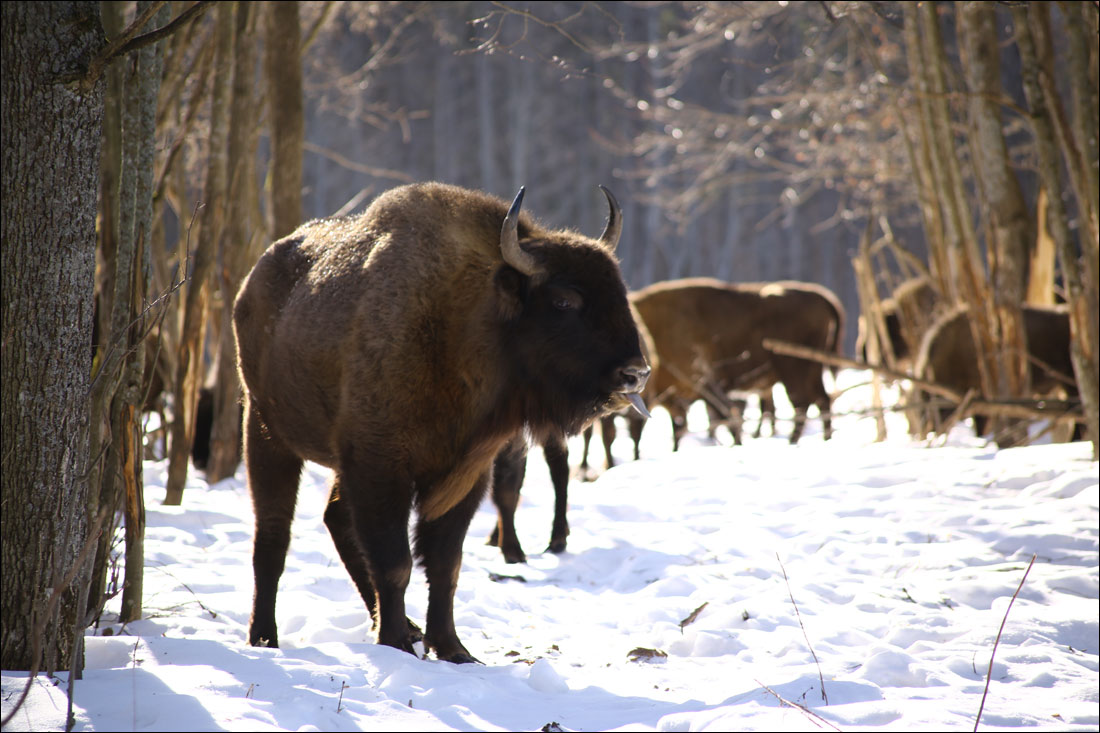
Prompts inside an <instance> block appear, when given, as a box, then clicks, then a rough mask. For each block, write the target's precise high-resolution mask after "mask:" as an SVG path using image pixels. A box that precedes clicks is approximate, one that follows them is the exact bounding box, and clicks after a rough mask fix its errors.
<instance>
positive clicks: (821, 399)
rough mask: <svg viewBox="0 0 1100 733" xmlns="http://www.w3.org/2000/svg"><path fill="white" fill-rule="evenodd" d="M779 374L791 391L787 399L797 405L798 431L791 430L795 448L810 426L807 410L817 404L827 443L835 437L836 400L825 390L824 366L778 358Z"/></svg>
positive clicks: (776, 362) (795, 427)
mask: <svg viewBox="0 0 1100 733" xmlns="http://www.w3.org/2000/svg"><path fill="white" fill-rule="evenodd" d="M775 368H776V372H777V373H778V374H779V379H780V381H781V382H782V383H783V387H784V389H786V390H787V397H789V398H790V401H791V404H792V405H793V406H794V429H793V430H792V431H791V438H790V442H791V445H794V444H796V443H797V442H798V439H799V438H801V437H802V431H803V429H804V428H805V427H806V411H807V410H808V409H809V407H810V405H816V406H817V409H818V411H819V412H820V413H821V422H822V424H823V426H824V434H825V436H824V437H825V440H829V439H830V438H832V437H833V421H832V401H831V400H830V399H829V393H828V392H827V391H826V389H825V381H824V379H823V378H822V375H823V373H824V370H822V368H821V365H820V364H816V363H814V362H810V361H802V360H799V359H791V358H787V357H777V358H776V360H775Z"/></svg>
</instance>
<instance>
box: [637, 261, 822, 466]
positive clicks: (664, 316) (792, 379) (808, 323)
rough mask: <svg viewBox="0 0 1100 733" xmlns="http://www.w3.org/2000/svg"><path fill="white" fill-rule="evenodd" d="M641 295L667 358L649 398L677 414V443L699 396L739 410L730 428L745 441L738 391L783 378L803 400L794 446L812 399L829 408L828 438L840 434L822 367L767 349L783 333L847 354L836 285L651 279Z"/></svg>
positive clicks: (763, 387) (731, 412)
mask: <svg viewBox="0 0 1100 733" xmlns="http://www.w3.org/2000/svg"><path fill="white" fill-rule="evenodd" d="M631 302H632V303H633V304H634V306H635V308H636V309H637V310H638V313H639V314H640V315H641V318H642V320H643V321H644V323H645V325H646V328H647V329H648V330H649V333H650V336H651V337H652V339H653V344H654V347H655V349H656V353H657V354H658V355H659V357H660V366H659V368H657V369H655V370H654V372H653V375H652V376H651V378H650V380H649V384H648V386H647V388H646V393H645V394H646V399H647V403H648V404H650V406H651V408H652V407H654V406H656V405H663V406H664V407H665V408H666V409H667V410H668V411H669V413H670V415H671V416H672V419H673V435H674V438H673V440H674V444H673V447H674V448H676V447H678V446H679V439H680V437H681V435H682V434H683V431H684V429H685V427H686V416H687V408H688V407H689V406H690V405H691V403H692V402H694V401H695V400H698V399H703V400H705V401H706V402H707V403H708V405H710V406H711V407H712V408H714V409H715V410H716V411H717V413H718V414H720V415H728V416H730V419H731V423H730V425H729V428H730V430H731V432H732V433H733V434H734V437H735V440H737V441H738V442H740V429H739V428H740V426H739V411H738V410H737V407H736V406H735V405H734V404H733V403H732V400H731V399H730V398H729V393H730V392H732V391H746V392H760V391H767V390H770V388H771V386H772V385H774V384H775V383H776V382H779V383H781V384H783V386H784V388H785V389H786V391H787V394H788V396H789V398H790V401H791V404H793V405H794V407H795V426H794V430H793V431H792V432H791V436H790V441H791V443H797V442H798V439H799V438H800V437H801V435H802V430H803V427H804V425H805V420H806V410H807V408H808V407H809V406H810V405H816V406H817V408H818V410H819V411H820V412H821V415H822V421H823V422H824V425H825V437H826V438H829V437H831V435H832V423H831V419H830V415H829V409H830V398H829V395H828V393H827V392H826V391H825V386H824V383H823V381H822V367H821V365H820V364H819V363H817V362H812V361H806V360H803V359H797V358H794V357H788V356H782V355H779V354H774V353H772V352H771V351H768V350H767V349H765V348H764V346H763V341H764V340H765V339H775V340H778V341H787V342H791V343H794V344H798V345H802V346H807V347H810V348H814V349H820V350H825V351H838V350H839V348H840V337H841V334H842V333H843V330H844V309H843V306H841V305H840V302H839V300H838V299H837V298H836V296H835V295H833V294H832V292H830V291H829V290H828V289H826V288H823V287H821V286H818V285H814V284H812V283H797V282H789V281H784V282H776V283H741V284H733V283H725V282H722V281H720V280H714V279H711V278H689V279H685V280H673V281H668V282H662V283H656V284H654V285H651V286H649V287H647V288H644V289H642V290H640V291H638V292H636V293H633V294H631ZM651 400H652V401H651ZM638 433H639V434H640V429H639V430H638ZM635 451H636V452H637V442H636V443H635Z"/></svg>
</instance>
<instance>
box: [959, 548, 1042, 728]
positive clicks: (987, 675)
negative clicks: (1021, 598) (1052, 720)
mask: <svg viewBox="0 0 1100 733" xmlns="http://www.w3.org/2000/svg"><path fill="white" fill-rule="evenodd" d="M1034 564H1035V555H1034V553H1033V554H1032V555H1031V562H1029V563H1028V564H1027V570H1025V571H1024V577H1022V578H1020V584H1019V585H1018V586H1016V592H1015V593H1013V594H1012V598H1011V600H1009V602H1008V608H1006V609H1005V617H1004V618H1003V619H1001V628H1000V629H999V630H998V631H997V638H996V639H994V640H993V651H992V652H990V654H989V669H988V670H987V671H986V673H985V691H984V692H982V704H981V705H980V706H979V707H978V717H977V718H975V719H974V730H975V731H977V730H978V724H979V723H981V722H982V711H983V710H985V697H986V695H988V694H989V680H990V678H991V677H992V676H993V657H994V656H995V655H996V654H997V645H998V644H1000V643H1001V634H1002V633H1004V630H1005V624H1006V623H1007V622H1008V612H1009V611H1011V610H1012V604H1013V603H1015V602H1016V596H1018V595H1020V590H1021V589H1023V587H1024V581H1025V580H1027V574H1028V573H1030V572H1031V566H1032V565H1034Z"/></svg>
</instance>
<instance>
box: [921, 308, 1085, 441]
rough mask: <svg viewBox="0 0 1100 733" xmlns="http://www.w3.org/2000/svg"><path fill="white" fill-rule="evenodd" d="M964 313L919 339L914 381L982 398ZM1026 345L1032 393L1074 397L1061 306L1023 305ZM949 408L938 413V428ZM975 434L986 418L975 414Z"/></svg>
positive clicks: (940, 321) (953, 314)
mask: <svg viewBox="0 0 1100 733" xmlns="http://www.w3.org/2000/svg"><path fill="white" fill-rule="evenodd" d="M968 313H969V311H968V310H967V309H966V308H956V309H955V310H953V311H951V312H949V313H946V314H944V315H943V316H941V317H940V318H939V319H938V320H937V321H936V322H935V323H934V324H933V325H932V327H931V328H929V329H928V331H927V332H926V333H925V335H924V339H923V341H922V342H921V348H920V351H919V352H918V354H917V360H916V363H915V366H914V373H915V376H917V377H919V378H921V379H926V380H928V381H930V382H936V383H938V384H941V385H943V386H945V387H949V388H951V389H952V390H954V391H955V392H958V393H959V394H960V395H965V394H966V393H967V392H969V391H970V390H971V389H974V390H977V391H978V392H979V393H980V392H981V385H982V382H981V375H980V373H979V372H978V360H977V351H976V350H975V348H974V336H973V334H972V333H971V330H970V320H969V318H968ZM1020 313H1021V316H1022V317H1023V323H1024V333H1025V338H1026V339H1027V352H1028V363H1029V366H1030V374H1031V391H1032V393H1033V394H1036V395H1048V394H1050V393H1052V392H1055V391H1057V390H1065V391H1066V393H1067V394H1068V395H1069V396H1070V397H1076V396H1077V394H1078V392H1077V383H1076V382H1075V381H1074V377H1073V362H1072V361H1071V358H1070V326H1069V311H1068V309H1067V308H1066V307H1065V306H1037V305H1025V306H1023V307H1022V308H1021V311H1020ZM951 411H952V408H943V409H941V410H939V411H938V414H939V417H940V420H941V422H942V421H943V420H944V419H946V418H947V417H948V416H949V415H950V413H951ZM972 417H973V420H974V432H975V434H976V435H984V434H985V433H986V424H987V421H988V420H987V418H986V417H985V416H983V415H978V414H975V415H973V416H972Z"/></svg>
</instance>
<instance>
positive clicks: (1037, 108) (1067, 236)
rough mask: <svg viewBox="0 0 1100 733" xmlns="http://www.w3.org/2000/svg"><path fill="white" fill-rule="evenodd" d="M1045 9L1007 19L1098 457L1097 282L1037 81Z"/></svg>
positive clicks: (1045, 63) (1047, 48)
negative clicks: (1076, 235)
mask: <svg viewBox="0 0 1100 733" xmlns="http://www.w3.org/2000/svg"><path fill="white" fill-rule="evenodd" d="M1049 13H1050V10H1049V7H1048V6H1047V5H1042V4H1029V5H1028V6H1027V7H1026V8H1025V7H1018V6H1014V7H1013V9H1012V18H1013V23H1014V25H1015V30H1016V42H1017V46H1018V48H1019V50H1020V61H1021V70H1022V76H1023V87H1024V93H1025V96H1026V98H1027V103H1028V112H1029V113H1030V121H1031V127H1032V132H1033V135H1034V138H1035V150H1036V158H1037V160H1038V164H1039V176H1040V179H1041V180H1042V183H1043V187H1044V188H1045V189H1046V190H1047V191H1050V192H1052V193H1051V195H1050V196H1049V202H1048V209H1047V220H1046V223H1047V228H1048V229H1049V231H1050V234H1051V237H1052V238H1053V239H1054V242H1055V246H1056V248H1057V252H1058V264H1059V266H1060V267H1061V270H1062V279H1063V284H1064V286H1065V290H1066V300H1067V301H1068V302H1069V305H1070V333H1071V335H1072V339H1071V341H1070V358H1071V360H1072V362H1073V370H1074V376H1075V377H1076V380H1077V387H1078V391H1079V392H1080V394H1081V402H1082V407H1083V408H1084V412H1085V422H1086V425H1087V426H1088V430H1089V437H1090V439H1091V440H1092V453H1093V458H1094V459H1095V458H1097V457H1100V385H1098V377H1097V365H1098V359H1097V357H1096V344H1097V341H1098V339H1097V335H1096V315H1095V313H1096V309H1097V307H1098V306H1097V294H1096V290H1095V288H1096V285H1095V284H1094V285H1092V286H1091V287H1090V286H1089V285H1088V284H1087V280H1086V277H1085V273H1082V271H1081V270H1082V268H1081V266H1080V265H1079V264H1078V257H1079V255H1078V252H1077V246H1076V242H1075V241H1074V239H1073V235H1072V233H1071V231H1070V218H1069V213H1068V212H1067V211H1066V208H1065V205H1064V202H1063V199H1062V196H1061V191H1062V190H1063V189H1064V188H1065V186H1064V184H1063V182H1062V175H1061V172H1060V171H1061V166H1060V162H1061V156H1060V155H1059V150H1060V148H1059V141H1058V140H1059V135H1058V133H1057V131H1056V129H1055V128H1056V126H1057V122H1056V120H1055V118H1056V117H1057V114H1058V113H1057V111H1056V110H1055V109H1054V108H1055V107H1056V106H1057V105H1059V104H1060V100H1059V99H1058V98H1057V97H1055V96H1051V95H1048V94H1047V91H1048V89H1050V85H1044V84H1043V83H1042V77H1043V76H1044V75H1045V76H1047V77H1050V76H1051V75H1052V74H1053V66H1054V64H1053V48H1052V46H1051V42H1050V29H1049ZM1067 167H1069V164H1068V163H1067ZM1082 244H1083V248H1084V249H1085V252H1086V257H1085V258H1084V259H1085V261H1086V267H1087V251H1088V248H1089V246H1090V243H1089V241H1088V239H1087V235H1086V236H1085V237H1084V241H1083V242H1082ZM1092 282H1093V283H1095V282H1096V281H1095V280H1092Z"/></svg>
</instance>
